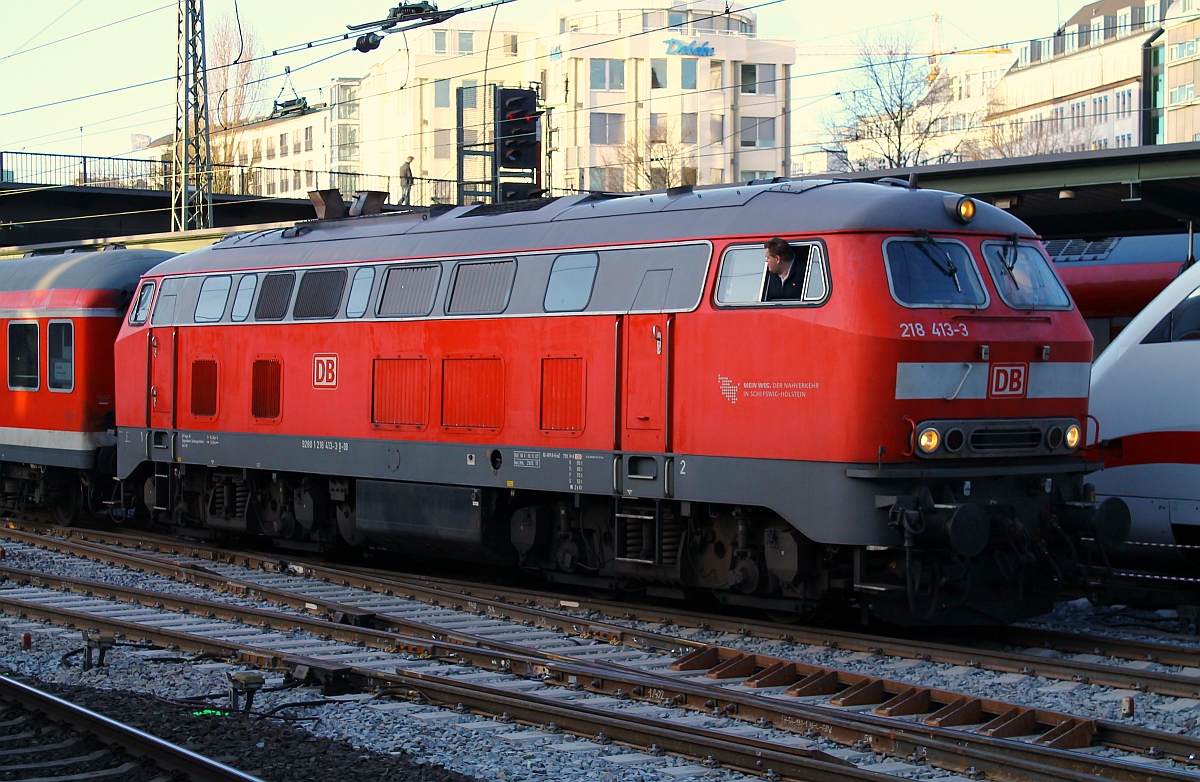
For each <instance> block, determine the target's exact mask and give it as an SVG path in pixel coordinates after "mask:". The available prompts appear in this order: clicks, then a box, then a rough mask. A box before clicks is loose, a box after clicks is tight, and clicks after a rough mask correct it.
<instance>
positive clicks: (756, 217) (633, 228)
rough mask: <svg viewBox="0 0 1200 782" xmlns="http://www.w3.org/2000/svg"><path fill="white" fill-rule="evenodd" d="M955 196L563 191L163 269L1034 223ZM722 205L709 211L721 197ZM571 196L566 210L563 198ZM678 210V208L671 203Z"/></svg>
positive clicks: (843, 185)
mask: <svg viewBox="0 0 1200 782" xmlns="http://www.w3.org/2000/svg"><path fill="white" fill-rule="evenodd" d="M947 195H950V194H948V193H944V192H942V191H937V190H921V189H908V188H904V187H893V186H887V185H878V184H870V183H860V182H829V181H816V182H813V181H803V182H802V181H794V182H783V183H777V184H764V185H737V186H730V187H724V188H712V189H705V190H695V191H692V192H690V193H679V194H670V195H668V194H666V193H653V194H648V195H641V196H630V197H624V198H613V199H609V200H595V199H594V198H589V197H587V196H583V197H579V198H577V199H576V198H573V197H572V198H562V199H558V200H557V201H556V202H554V204H552V205H549V206H548V207H546V208H544V209H539V210H531V211H527V212H517V213H514V214H508V215H506V214H498V215H488V216H486V217H478V218H475V219H472V220H458V219H456V216H457V215H459V214H466V213H467V212H468V211H469V210H470V208H471V207H461V208H459V209H454V210H451V211H449V212H446V213H443V214H440V215H433V216H430V215H428V214H427V213H423V212H422V213H403V214H400V215H381V216H372V217H367V218H357V219H348V220H333V221H317V222H312V223H306V224H304V225H303V226H302V228H306V229H308V230H307V232H306V233H304V234H303V235H301V236H296V237H295V238H283V237H281V236H280V233H279V232H276V231H272V232H267V233H266V234H265V235H259V236H258V237H257V238H255V239H254V240H253V241H247V240H240V241H235V242H222V243H220V244H217V245H213V246H212V247H208V248H203V249H200V250H196V251H194V252H191V253H187V254H186V255H184V256H182V257H180V258H176V259H173V260H171V261H168V262H167V263H165V264H163V265H162V266H161V267H159V268H157V269H155V273H156V274H167V273H171V274H181V273H188V272H203V271H217V270H227V269H241V268H252V267H253V268H262V267H272V266H304V265H316V264H329V263H343V262H349V261H364V260H391V259H403V258H431V257H455V256H468V255H475V256H477V255H480V254H504V253H514V252H520V251H525V250H537V249H556V248H568V247H587V246H604V245H611V244H619V243H636V242H658V241H672V240H679V239H696V238H706V237H714V238H715V237H724V236H763V235H766V236H775V235H786V236H790V235H797V234H821V233H828V232H832V231H844V230H879V231H895V232H898V233H906V232H911V231H914V230H916V229H919V228H924V229H928V230H930V231H964V230H965V231H972V232H986V233H994V234H1012V233H1018V234H1022V235H1032V234H1033V231H1032V230H1031V229H1030V228H1029V226H1027V225H1026V224H1025V223H1024V222H1022V221H1021V220H1019V219H1017V218H1016V217H1014V216H1012V215H1011V214H1009V213H1007V212H1005V211H1003V210H1001V209H997V208H996V207H994V206H991V205H990V204H986V203H984V202H982V201H980V202H977V203H978V212H977V213H976V217H975V219H974V221H972V222H971V224H970V225H968V226H964V225H962V224H960V223H959V222H958V221H956V220H955V219H954V218H952V217H951V216H950V215H949V214H948V213H947V212H946V210H945V209H944V207H943V199H944V197H945V196H947ZM714 199H716V200H718V201H724V202H725V203H724V204H723V205H725V206H726V208H723V209H709V208H706V207H707V203H711V202H712V200H714ZM559 204H561V205H562V206H561V208H559V207H558V205H559ZM668 207H670V208H668Z"/></svg>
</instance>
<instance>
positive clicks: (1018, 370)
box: [988, 364, 1029, 398]
mask: <svg viewBox="0 0 1200 782" xmlns="http://www.w3.org/2000/svg"><path fill="white" fill-rule="evenodd" d="M1028 388H1029V365H1028V364H992V378H991V382H990V383H989V385H988V396H990V397H993V398H994V397H1006V396H1025V392H1026V391H1027V390H1028Z"/></svg>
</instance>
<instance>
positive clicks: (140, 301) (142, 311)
mask: <svg viewBox="0 0 1200 782" xmlns="http://www.w3.org/2000/svg"><path fill="white" fill-rule="evenodd" d="M153 301H154V283H153V282H143V283H142V287H141V288H139V289H138V295H137V298H136V299H134V302H133V306H132V307H130V308H129V325H130V326H140V325H142V324H143V323H145V322H146V319H147V318H149V317H150V305H151V303H153Z"/></svg>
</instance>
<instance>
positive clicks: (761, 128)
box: [742, 117, 775, 149]
mask: <svg viewBox="0 0 1200 782" xmlns="http://www.w3.org/2000/svg"><path fill="white" fill-rule="evenodd" d="M742 146H743V147H758V148H763V149H765V148H768V147H773V146H775V118H774V117H742Z"/></svg>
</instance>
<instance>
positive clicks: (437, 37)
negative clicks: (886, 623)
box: [433, 30, 446, 54]
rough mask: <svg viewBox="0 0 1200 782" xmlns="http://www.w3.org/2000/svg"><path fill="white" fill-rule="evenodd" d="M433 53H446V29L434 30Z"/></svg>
mask: <svg viewBox="0 0 1200 782" xmlns="http://www.w3.org/2000/svg"><path fill="white" fill-rule="evenodd" d="M433 53H434V54H445V53H446V31H445V30H434V31H433Z"/></svg>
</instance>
